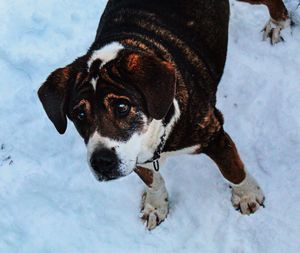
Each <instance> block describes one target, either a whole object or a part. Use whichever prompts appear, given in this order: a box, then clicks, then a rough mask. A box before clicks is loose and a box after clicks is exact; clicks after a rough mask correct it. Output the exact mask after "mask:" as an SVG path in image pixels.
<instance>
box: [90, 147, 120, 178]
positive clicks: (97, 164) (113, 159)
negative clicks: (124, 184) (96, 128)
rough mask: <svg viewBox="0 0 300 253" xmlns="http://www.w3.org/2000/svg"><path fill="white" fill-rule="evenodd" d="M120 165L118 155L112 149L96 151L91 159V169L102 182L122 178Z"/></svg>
mask: <svg viewBox="0 0 300 253" xmlns="http://www.w3.org/2000/svg"><path fill="white" fill-rule="evenodd" d="M119 163H120V162H119V159H118V157H117V155H116V153H115V152H114V151H112V150H110V149H99V150H96V151H94V153H93V154H92V156H91V158H90V164H91V167H92V169H93V170H94V172H95V175H96V177H97V179H98V180H100V181H108V180H113V179H117V178H119V177H121V176H122V174H121V173H120V171H119Z"/></svg>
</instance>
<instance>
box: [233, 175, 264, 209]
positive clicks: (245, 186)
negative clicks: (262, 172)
mask: <svg viewBox="0 0 300 253" xmlns="http://www.w3.org/2000/svg"><path fill="white" fill-rule="evenodd" d="M264 200H265V197H264V194H263V192H262V190H261V188H260V187H259V185H258V184H257V182H256V181H255V179H254V178H253V177H251V176H250V175H249V174H247V175H246V178H245V179H244V181H243V182H242V183H240V184H239V185H233V186H232V198H231V202H232V204H233V206H234V208H235V209H236V210H239V211H240V212H241V213H242V214H247V215H250V214H251V213H254V212H256V211H257V210H258V209H259V207H260V206H263V207H264Z"/></svg>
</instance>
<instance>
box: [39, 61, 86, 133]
mask: <svg viewBox="0 0 300 253" xmlns="http://www.w3.org/2000/svg"><path fill="white" fill-rule="evenodd" d="M82 64H84V62H83V57H81V58H78V59H77V60H76V61H74V62H73V63H72V64H70V65H68V66H66V67H64V68H59V69H57V70H55V71H54V72H52V73H51V74H50V76H49V77H48V78H47V80H46V82H44V83H43V85H42V86H41V87H40V88H39V90H38V96H39V99H40V100H41V102H42V104H43V107H44V110H45V111H46V113H47V115H48V117H49V119H50V120H51V121H52V123H53V124H54V126H55V128H56V129H57V131H58V132H59V133H60V134H64V133H65V131H66V129H67V117H66V114H67V100H68V93H69V90H70V87H72V85H73V84H74V83H75V81H76V76H77V74H78V73H79V72H80V71H82V70H83V69H82V66H83V65H82Z"/></svg>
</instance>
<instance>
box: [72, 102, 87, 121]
mask: <svg viewBox="0 0 300 253" xmlns="http://www.w3.org/2000/svg"><path fill="white" fill-rule="evenodd" d="M73 116H74V118H76V119H77V120H79V121H84V120H86V118H87V114H86V111H85V108H84V106H82V105H81V106H79V107H75V108H74V110H73Z"/></svg>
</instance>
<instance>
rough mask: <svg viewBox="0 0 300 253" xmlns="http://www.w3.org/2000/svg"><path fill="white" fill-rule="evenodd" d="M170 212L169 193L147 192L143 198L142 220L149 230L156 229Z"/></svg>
mask: <svg viewBox="0 0 300 253" xmlns="http://www.w3.org/2000/svg"><path fill="white" fill-rule="evenodd" d="M168 212H169V205H168V193H167V191H163V192H155V193H153V192H150V191H146V192H145V193H144V194H143V197H142V208H141V218H142V220H143V221H144V222H145V225H146V227H147V229H149V230H152V229H154V228H156V227H157V226H158V225H159V224H160V223H161V222H162V221H164V220H165V219H166V217H167V215H168Z"/></svg>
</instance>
